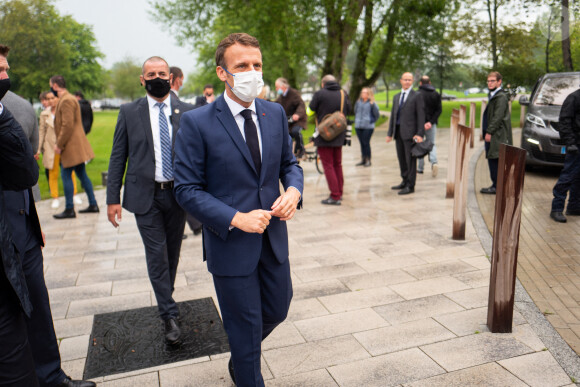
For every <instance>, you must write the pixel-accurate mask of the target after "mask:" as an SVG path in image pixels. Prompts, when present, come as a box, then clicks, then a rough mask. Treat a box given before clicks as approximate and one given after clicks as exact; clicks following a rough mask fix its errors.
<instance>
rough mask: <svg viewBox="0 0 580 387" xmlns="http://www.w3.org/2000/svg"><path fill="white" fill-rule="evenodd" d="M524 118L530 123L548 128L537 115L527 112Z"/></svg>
mask: <svg viewBox="0 0 580 387" xmlns="http://www.w3.org/2000/svg"><path fill="white" fill-rule="evenodd" d="M526 120H528V121H530V122H531V123H532V124H534V125H537V126H539V127H541V128H545V129H548V127H547V126H546V123H545V122H544V120H543V119H541V118H540V117H538V116H535V115H533V114H530V113H528V114H526Z"/></svg>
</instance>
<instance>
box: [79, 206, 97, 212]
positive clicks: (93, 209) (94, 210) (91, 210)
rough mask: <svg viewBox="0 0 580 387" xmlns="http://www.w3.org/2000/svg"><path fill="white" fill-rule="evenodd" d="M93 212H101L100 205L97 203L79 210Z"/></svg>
mask: <svg viewBox="0 0 580 387" xmlns="http://www.w3.org/2000/svg"><path fill="white" fill-rule="evenodd" d="M93 212H95V213H96V212H99V206H97V205H96V204H95V205H94V206H92V205H91V206H88V207H87V208H85V209H82V210H79V214H89V213H93Z"/></svg>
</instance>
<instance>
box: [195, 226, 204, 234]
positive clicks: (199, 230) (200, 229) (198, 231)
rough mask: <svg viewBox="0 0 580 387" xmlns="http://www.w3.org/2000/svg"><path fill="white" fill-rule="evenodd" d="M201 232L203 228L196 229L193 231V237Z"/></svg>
mask: <svg viewBox="0 0 580 387" xmlns="http://www.w3.org/2000/svg"><path fill="white" fill-rule="evenodd" d="M202 230H203V227H199V228H196V229H195V230H193V235H199V234H201V231H202Z"/></svg>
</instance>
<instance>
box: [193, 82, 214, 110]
mask: <svg viewBox="0 0 580 387" xmlns="http://www.w3.org/2000/svg"><path fill="white" fill-rule="evenodd" d="M213 101H215V94H214V91H213V85H211V84H207V85H205V86H204V87H203V95H202V96H199V97H197V98H196V99H195V105H194V106H195V108H196V109H197V108H198V107H202V106H205V105H207V104H210V103H212V102H213Z"/></svg>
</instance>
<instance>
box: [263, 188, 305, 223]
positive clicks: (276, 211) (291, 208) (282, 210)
mask: <svg viewBox="0 0 580 387" xmlns="http://www.w3.org/2000/svg"><path fill="white" fill-rule="evenodd" d="M299 201H300V192H298V190H297V189H296V188H294V187H290V188H288V189H287V190H286V192H284V193H283V194H282V195H280V196H279V197H278V199H276V201H275V202H274V204H272V207H271V208H272V211H270V214H272V216H277V217H278V218H280V220H290V219H292V218H293V217H294V214H295V213H296V208H297V207H298V202H299Z"/></svg>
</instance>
